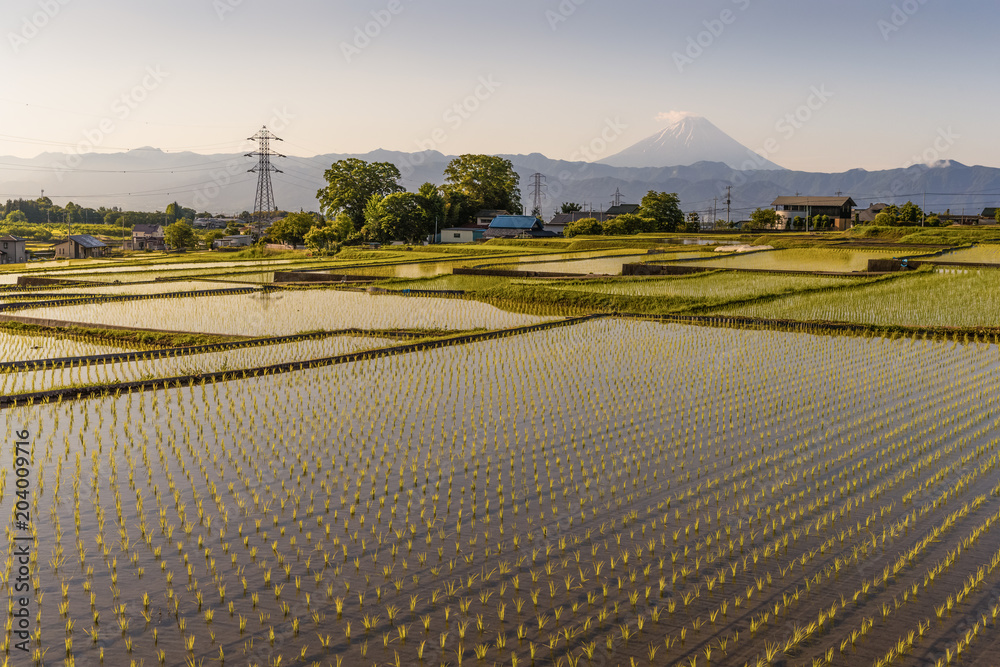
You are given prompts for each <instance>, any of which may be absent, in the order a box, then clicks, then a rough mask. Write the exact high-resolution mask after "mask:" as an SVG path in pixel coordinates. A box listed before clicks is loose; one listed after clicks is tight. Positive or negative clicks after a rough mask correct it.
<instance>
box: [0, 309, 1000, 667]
mask: <svg viewBox="0 0 1000 667" xmlns="http://www.w3.org/2000/svg"><path fill="white" fill-rule="evenodd" d="M540 351H544V352H545V353H544V354H539V352H540ZM998 362H1000V357H998V351H997V349H996V347H995V346H994V345H992V344H982V343H980V344H968V345H956V344H954V343H950V342H935V341H925V340H914V339H902V340H887V339H878V338H876V339H870V338H860V339H859V338H852V337H843V338H830V337H825V336H812V335H806V334H782V333H776V332H751V331H737V330H723V329H715V330H713V329H701V328H692V327H685V326H681V325H669V324H657V323H649V322H637V321H626V320H616V319H611V318H607V319H603V320H597V321H593V322H590V323H585V324H580V325H576V326H574V327H571V328H569V329H556V330H549V331H541V332H537V333H532V334H527V335H525V336H521V337H518V338H516V339H511V340H509V341H507V342H506V343H505V344H499V341H485V342H481V343H474V344H470V345H466V346H458V347H447V348H439V349H434V350H428V351H425V352H423V353H420V354H415V355H403V356H396V357H389V358H379V359H371V360H368V361H361V362H358V363H356V364H348V365H341V366H332V367H326V368H321V369H312V370H306V371H302V372H298V373H291V374H287V375H281V376H273V377H269V378H257V379H253V380H234V381H230V382H224V383H218V384H205V385H199V384H192V385H190V386H184V387H179V388H172V389H166V390H159V391H153V392H144V393H138V394H128V395H122V396H117V397H116V396H107V397H105V398H95V399H86V400H80V401H73V402H63V403H60V404H49V405H41V406H31V407H23V408H14V409H12V410H10V411H8V412H7V413H6V415H5V416H6V417H7V419H8V420H12V421H16V422H18V423H20V424H23V425H24V427H25V428H26V429H27V430H28V431H30V432H31V433H32V434H34V435H33V436H32V437H33V440H34V448H35V454H34V461H33V466H34V467H33V469H34V470H35V471H36V473H35V476H34V477H33V478H32V480H31V482H32V485H33V488H35V489H36V492H35V495H34V500H33V507H32V509H33V515H34V516H35V523H34V526H35V530H36V531H37V543H38V545H39V546H38V548H39V550H40V553H39V554H38V560H37V568H38V575H37V581H36V582H35V587H36V589H37V593H38V594H40V595H37V594H36V596H37V597H40V599H41V602H40V603H37V604H36V609H37V612H36V620H37V623H38V625H37V627H38V630H39V633H40V634H39V636H40V637H42V638H44V639H43V642H42V645H43V646H44V647H46V648H48V649H49V652H48V654H47V655H45V656H42V657H43V658H44V659H45V661H46V662H53V663H55V662H61V661H62V660H63V659H64V657H72V658H73V659H74V660H79V661H81V662H82V663H83V664H87V663H98V662H99V661H100V658H101V656H102V654H103V658H104V661H105V662H106V663H107V664H129V663H130V661H131V660H133V659H137V658H138V657H140V656H142V657H143V658H144V659H145V661H146V662H147V663H150V662H156V663H163V664H172V665H173V664H176V665H181V664H185V663H187V662H190V661H191V660H194V661H196V662H197V661H200V660H205V661H206V662H209V661H211V662H214V661H216V660H220V659H224V660H226V661H228V662H230V663H232V664H293V663H301V664H309V663H313V662H319V663H320V664H325V663H330V664H341V663H348V664H350V663H351V662H357V661H363V662H364V663H365V664H368V663H369V662H371V663H373V664H396V662H397V660H398V662H399V664H420V663H421V661H425V662H430V661H434V662H439V661H445V662H448V663H450V664H457V662H458V659H459V657H461V658H462V660H463V661H468V662H469V663H470V664H473V663H476V662H478V661H484V662H488V663H490V664H530V663H531V662H532V661H534V662H535V663H536V664H557V663H560V662H561V663H562V664H567V663H568V662H571V661H572V662H574V663H576V661H577V660H579V661H580V664H586V663H587V662H590V661H600V662H601V663H602V664H631V661H633V660H634V661H635V664H692V665H697V664H709V663H711V662H714V663H716V664H747V663H749V664H758V663H759V662H761V661H763V663H764V664H766V663H772V664H776V663H777V662H779V661H784V662H786V663H787V664H814V661H816V660H819V661H821V662H822V663H823V664H845V665H855V664H880V662H879V661H884V660H886V659H887V658H886V656H892V660H893V661H898V660H903V661H911V660H912V661H917V660H921V661H924V662H925V663H928V662H929V663H930V664H935V663H936V662H938V661H945V660H946V659H947V656H948V655H949V654H950V655H955V652H956V651H957V650H959V649H958V647H961V652H962V657H963V660H965V661H967V663H968V664H981V663H977V662H976V660H983V659H988V658H987V656H989V655H991V653H990V650H991V649H992V641H991V640H990V634H991V632H992V628H993V625H992V624H993V620H994V619H995V618H996V616H997V614H998V612H1000V607H998V606H997V600H996V599H995V598H996V596H995V593H994V592H993V591H994V590H995V588H996V586H997V583H998V581H997V579H998V578H1000V572H997V571H996V565H997V564H1000V552H998V551H997V549H996V546H995V545H996V540H993V539H991V538H990V536H989V535H990V532H991V531H992V530H993V528H995V527H996V523H997V520H998V519H1000V498H998V494H1000V488H998V487H997V486H996V483H995V475H993V474H991V472H992V471H993V470H994V469H995V467H996V464H997V457H998V454H997V450H996V447H997V438H996V429H997V426H998V424H997V421H998V418H997V416H996V415H995V414H994V411H995V406H994V399H993V397H992V393H991V391H990V390H991V388H993V387H995V386H996V383H997V380H998V373H1000V363H998ZM734 369H738V370H739V372H738V373H734V372H733V371H734ZM904 371H905V372H904ZM318 387H322V388H323V390H322V391H316V388H318ZM665 388H669V391H665ZM928 404H930V405H932V406H933V408H932V409H930V410H929V409H927V408H926V407H925V406H926V405H928ZM15 479H16V478H15V476H14V475H13V474H12V473H11V472H9V471H8V470H6V469H5V470H4V471H3V473H2V476H0V480H2V481H0V484H2V485H3V487H4V488H5V489H6V492H5V494H4V497H3V501H2V508H3V510H5V511H8V512H13V511H14V507H15V505H16V501H17V499H18V497H17V496H16V495H15V493H14V491H15V490H16V488H17V487H16V485H15V484H14V481H15ZM42 490H44V491H42ZM43 493H44V495H43ZM43 572H44V576H42V573H43ZM8 576H9V575H8ZM911 633H912V634H911ZM588 656H589V658H588ZM279 659H280V661H281V662H280V663H279ZM881 664H884V663H881ZM941 664H944V662H942V663H941Z"/></svg>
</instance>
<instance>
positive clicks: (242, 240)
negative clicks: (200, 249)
mask: <svg viewBox="0 0 1000 667" xmlns="http://www.w3.org/2000/svg"><path fill="white" fill-rule="evenodd" d="M252 245H253V237H252V236H248V235H244V234H236V235H234V236H223V237H222V238H221V239H219V240H217V241H215V242H214V243H213V244H212V247H213V248H246V247H249V246H252Z"/></svg>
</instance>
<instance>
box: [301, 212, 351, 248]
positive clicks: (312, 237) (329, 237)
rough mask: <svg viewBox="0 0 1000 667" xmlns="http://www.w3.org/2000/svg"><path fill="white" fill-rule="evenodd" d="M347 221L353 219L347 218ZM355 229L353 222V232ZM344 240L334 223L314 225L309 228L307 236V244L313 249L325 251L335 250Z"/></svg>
mask: <svg viewBox="0 0 1000 667" xmlns="http://www.w3.org/2000/svg"><path fill="white" fill-rule="evenodd" d="M347 222H348V223H351V219H350V218H347ZM353 231H354V225H353V223H351V232H353ZM345 238H346V236H345ZM342 240H343V239H341V238H340V234H339V233H338V231H337V228H336V227H335V226H334V225H322V226H316V227H313V228H312V229H310V230H309V233H308V234H306V238H305V241H306V245H307V246H309V247H310V248H312V249H313V250H320V251H323V252H331V251H335V250H336V249H337V248H338V246H339V245H340V242H341V241H342Z"/></svg>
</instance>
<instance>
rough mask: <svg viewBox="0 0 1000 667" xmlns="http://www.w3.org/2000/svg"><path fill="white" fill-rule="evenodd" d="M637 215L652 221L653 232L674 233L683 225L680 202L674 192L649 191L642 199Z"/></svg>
mask: <svg viewBox="0 0 1000 667" xmlns="http://www.w3.org/2000/svg"><path fill="white" fill-rule="evenodd" d="M637 215H638V216H639V217H642V218H649V219H650V220H652V221H653V229H652V230H650V231H653V232H676V231H677V230H678V229H680V228H681V227H682V226H683V225H684V213H683V212H682V211H681V200H680V198H679V197H678V196H677V193H676V192H655V191H653V190H650V191H649V192H647V193H646V196H645V197H643V198H642V202H641V203H640V205H639V211H638V212H637Z"/></svg>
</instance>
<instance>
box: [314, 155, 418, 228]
mask: <svg viewBox="0 0 1000 667" xmlns="http://www.w3.org/2000/svg"><path fill="white" fill-rule="evenodd" d="M323 176H324V178H326V183H327V185H326V187H324V188H321V189H320V190H319V191H318V192H317V193H316V198H317V199H319V203H320V209H321V210H322V211H323V214H324V215H326V217H327V218H331V219H332V218H335V217H336V216H337V214H338V213H342V212H343V213H346V214H347V215H349V216H350V217H351V221H352V222H353V223H354V229H355V230H360V229H361V228H362V227H363V226H364V225H365V207H366V206H367V204H368V202H369V200H371V198H372V197H373V196H375V195H377V196H379V197H385V196H387V195H391V194H393V193H395V192H402V191H403V186H401V185H400V184H399V182H398V181H399V179H400V178H401V174H400V173H399V169H397V168H396V165H394V164H392V163H390V162H365V161H364V160H359V159H358V158H347V159H346V160H337V161H336V162H334V163H333V164H332V165H331V166H330V168H329V169H327V170H326V172H325V173H324V174H323Z"/></svg>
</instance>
